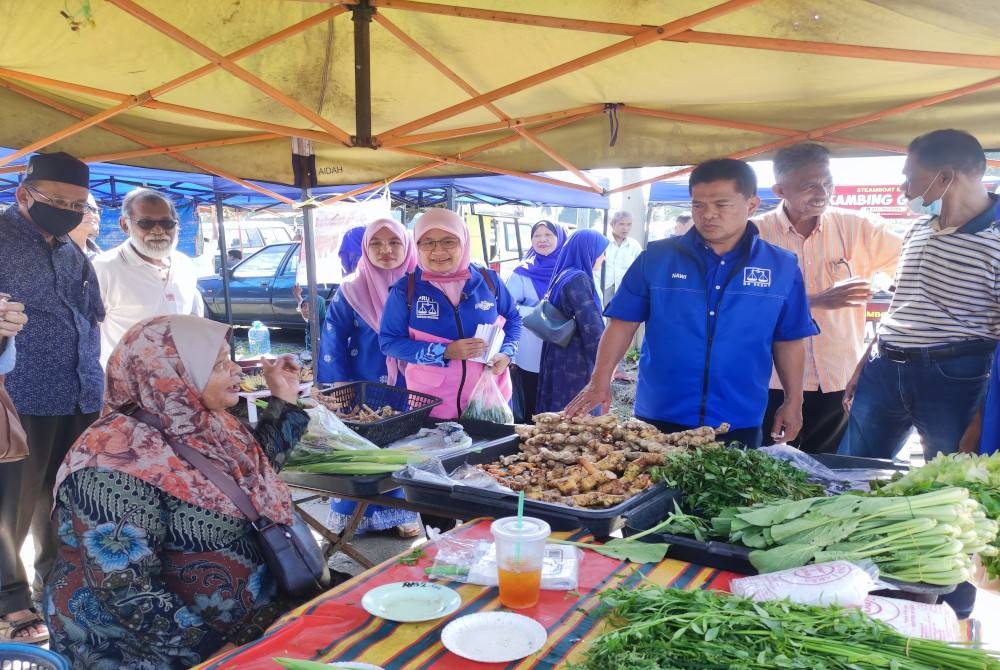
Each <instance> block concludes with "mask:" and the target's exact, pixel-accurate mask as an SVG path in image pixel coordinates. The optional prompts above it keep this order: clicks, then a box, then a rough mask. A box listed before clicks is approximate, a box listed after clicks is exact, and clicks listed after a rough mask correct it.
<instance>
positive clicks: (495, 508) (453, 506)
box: [392, 435, 676, 538]
mask: <svg viewBox="0 0 1000 670" xmlns="http://www.w3.org/2000/svg"><path fill="white" fill-rule="evenodd" d="M518 450H519V446H518V438H517V436H516V435H512V436H509V437H507V438H504V439H501V440H498V441H496V442H494V443H492V444H490V445H489V446H485V447H483V448H482V449H479V450H476V449H472V450H470V451H468V452H466V453H464V454H457V455H455V456H452V457H450V458H446V459H444V460H443V461H442V465H443V466H444V469H445V471H447V472H451V471H452V470H454V469H455V468H457V467H459V466H460V465H462V464H463V463H469V464H472V465H477V464H480V463H489V462H491V461H495V460H496V459H498V458H500V457H501V456H507V455H509V454H513V453H516V452H517V451H518ZM392 478H393V480H394V481H395V482H396V483H397V484H399V485H400V486H402V487H403V495H404V496H405V497H406V499H407V500H408V501H410V502H413V503H419V504H421V505H424V506H427V507H434V508H437V509H440V510H441V512H442V514H444V515H446V516H454V513H455V512H456V510H458V511H461V512H462V513H463V515H464V516H463V517H462V518H470V519H471V518H474V517H477V516H486V517H493V518H499V517H505V516H512V515H514V514H517V496H516V495H514V494H513V493H508V492H503V491H487V490H484V489H480V488H476V487H473V486H464V485H462V484H453V485H451V486H448V485H446V484H439V483H434V482H426V481H421V480H415V479H413V478H412V477H410V476H409V474H408V473H407V472H405V471H403V472H396V473H394V474H393V475H392ZM675 494H676V492H675V491H673V490H672V489H668V488H667V486H666V485H665V484H662V483H660V484H655V485H653V486H650V487H649V488H648V489H646V490H645V491H643V492H642V493H639V494H638V495H635V496H633V497H631V498H629V499H628V500H626V501H624V502H621V503H619V504H617V505H614V506H613V507H606V508H603V509H589V508H584V507H570V506H569V505H562V504H559V503H547V502H541V501H539V500H532V499H530V498H526V499H525V501H524V513H525V514H526V515H528V516H532V517H536V518H539V519H543V520H545V521H547V522H548V523H549V525H550V526H552V529H553V530H574V529H576V528H583V529H586V530H587V531H589V532H590V533H591V534H592V535H594V537H597V538H606V537H608V536H610V535H611V533H613V532H614V531H616V530H618V529H620V528H623V527H624V526H625V520H626V517H627V516H628V515H629V514H630V513H631V511H632V510H634V509H635V508H637V507H638V506H640V505H644V504H648V505H650V507H651V508H652V509H658V510H661V511H662V513H664V514H665V513H666V512H667V511H668V510H670V509H673V503H672V500H673V498H674V496H675Z"/></svg>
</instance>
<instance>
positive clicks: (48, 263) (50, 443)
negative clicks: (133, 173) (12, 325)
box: [0, 153, 104, 642]
mask: <svg viewBox="0 0 1000 670" xmlns="http://www.w3.org/2000/svg"><path fill="white" fill-rule="evenodd" d="M88 193H89V170H88V168H87V165H86V164H85V163H83V162H81V161H79V160H77V159H76V158H74V157H72V156H70V155H69V154H65V153H54V154H39V155H36V156H33V157H32V158H31V160H30V161H29V162H28V168H27V171H26V173H25V178H24V181H22V182H21V185H20V186H18V188H17V190H16V191H15V194H14V195H15V198H16V200H17V204H16V206H12V207H9V208H8V209H7V210H5V211H4V212H3V213H2V214H0V268H3V270H2V271H0V292H2V293H8V294H10V295H11V296H12V299H13V300H15V301H17V302H21V303H23V304H24V312H25V314H26V315H27V316H28V323H27V325H25V327H24V330H22V331H21V333H20V334H19V335H18V338H17V363H16V365H15V367H14V369H13V370H12V371H11V372H10V373H9V374H8V375H7V377H6V381H5V384H6V387H7V391H8V392H9V393H10V397H11V399H12V400H13V402H14V406H15V407H16V408H17V411H18V414H19V415H20V417H21V423H22V425H23V426H24V429H25V433H26V434H27V438H28V449H29V452H30V453H29V456H28V457H27V458H26V459H25V460H23V461H18V462H15V463H5V464H0V641H3V640H13V641H32V642H39V641H42V640H44V639H46V638H47V636H48V633H47V631H46V630H45V626H44V625H43V624H42V622H41V618H40V617H39V616H38V614H37V612H36V611H35V610H34V608H33V606H32V598H31V590H30V589H29V586H28V583H27V577H26V573H25V570H24V566H23V565H22V564H21V559H20V556H19V552H20V549H21V545H22V544H23V543H24V540H25V538H26V537H27V535H28V531H29V530H30V531H31V534H32V536H33V537H34V542H35V584H34V586H35V589H36V593H38V594H39V595H40V592H41V585H42V580H43V579H44V578H45V576H46V574H47V573H48V571H49V569H50V568H51V566H52V561H53V559H54V558H55V548H56V543H55V536H54V534H53V530H52V526H51V523H50V521H49V513H50V512H51V510H52V487H53V484H54V482H55V475H56V471H57V470H58V468H59V464H60V463H61V462H62V460H63V457H64V456H65V454H66V451H67V450H68V449H69V447H70V445H71V444H73V442H74V441H75V440H76V438H77V436H78V435H80V433H82V432H83V430H84V429H85V428H86V427H87V426H89V425H90V424H91V423H92V422H93V421H94V420H95V419H96V418H97V416H98V412H99V411H100V409H101V405H102V398H103V395H104V372H103V371H102V370H101V365H100V362H99V361H98V357H99V355H100V346H101V344H100V343H101V340H100V329H99V323H100V321H101V320H102V319H103V318H104V305H103V304H102V302H101V294H100V290H99V288H98V285H97V280H96V278H95V276H94V269H93V267H92V266H91V264H90V261H89V260H88V259H87V257H86V256H85V255H84V254H82V253H80V250H79V249H78V248H77V247H76V245H75V244H74V243H73V242H72V240H70V238H69V235H68V233H69V232H70V231H71V230H73V229H74V228H76V227H77V226H78V225H79V224H80V222H81V221H82V220H83V215H84V213H85V212H86V210H87V207H88V202H87V196H88Z"/></svg>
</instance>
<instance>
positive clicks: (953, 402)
mask: <svg viewBox="0 0 1000 670" xmlns="http://www.w3.org/2000/svg"><path fill="white" fill-rule="evenodd" d="M992 362H993V352H992V351H987V352H983V353H970V354H962V355H960V356H952V357H950V358H943V359H939V360H936V361H930V360H926V361H908V362H905V363H898V362H895V361H891V360H889V359H888V358H887V357H885V356H875V357H873V358H870V359H869V360H868V362H867V363H865V367H864V369H863V370H862V371H861V377H860V379H859V380H858V390H857V393H856V394H855V396H854V404H853V405H852V406H851V414H850V417H849V418H848V423H847V433H845V434H844V439H843V440H841V442H840V447H839V448H838V449H837V453H838V454H845V455H848V456H862V457H865V458H892V457H894V456H895V455H896V454H897V453H898V452H899V450H900V449H902V448H903V445H904V444H905V443H906V438H907V436H908V435H909V432H910V429H911V428H916V429H917V433H919V435H920V438H921V440H922V441H923V447H924V458H926V459H928V460H929V459H931V458H934V456H935V455H937V453H938V452H939V451H940V452H942V453H945V454H950V453H953V452H955V451H957V450H958V441H959V440H960V439H961V437H962V434H963V433H965V429H966V428H967V427H968V426H969V422H970V421H971V420H972V417H973V415H974V414H975V412H976V410H977V409H978V408H979V406H980V405H981V403H982V400H983V396H984V394H985V393H986V381H987V379H988V376H989V371H990V365H991V364H992Z"/></svg>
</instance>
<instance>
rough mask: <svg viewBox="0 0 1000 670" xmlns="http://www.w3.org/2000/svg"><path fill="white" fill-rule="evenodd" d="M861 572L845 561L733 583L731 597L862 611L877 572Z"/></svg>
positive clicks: (875, 583)
mask: <svg viewBox="0 0 1000 670" xmlns="http://www.w3.org/2000/svg"><path fill="white" fill-rule="evenodd" d="M870 569H871V571H874V572H875V575H873V574H871V572H869V571H867V570H863V569H861V568H860V567H858V566H857V565H854V564H853V563H848V562H847V561H830V562H828V563H815V564H812V565H803V566H801V567H798V568H792V569H790V570H780V571H778V572H769V573H767V574H766V575H754V576H752V577H741V578H740V579H734V580H733V581H732V584H731V588H732V592H733V594H734V595H737V596H743V597H746V598H751V599H753V600H756V601H764V600H785V599H787V600H789V601H791V602H793V603H799V604H802V605H819V606H825V605H841V606H843V607H862V606H863V605H864V604H865V598H867V597H868V592H869V591H873V590H875V589H877V588H880V585H879V584H878V583H877V582H876V581H875V578H876V576H877V568H875V566H874V564H872V565H871V568H870Z"/></svg>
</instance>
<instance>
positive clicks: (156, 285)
mask: <svg viewBox="0 0 1000 670" xmlns="http://www.w3.org/2000/svg"><path fill="white" fill-rule="evenodd" d="M179 223H180V222H179V220H178V218H177V210H176V209H175V208H174V203H173V202H171V200H170V199H169V198H167V197H166V196H165V195H163V194H162V193H159V192H157V191H154V190H152V189H149V188H137V189H134V190H132V191H129V192H128V194H127V195H126V196H125V198H124V200H123V201H122V214H121V217H120V218H119V220H118V224H119V225H120V226H121V228H122V230H123V231H124V232H125V233H126V234H127V235H128V239H127V240H125V241H124V242H122V243H121V244H120V245H118V246H117V247H116V248H114V249H111V250H109V251H105V252H104V253H102V254H100V255H98V256H97V257H96V258H94V259H93V264H94V272H95V274H96V275H97V280H98V282H99V283H100V286H101V298H103V300H104V306H105V310H106V311H107V316H106V317H105V319H104V322H103V323H102V324H101V365H102V366H105V367H106V366H107V362H108V358H109V357H110V356H111V352H112V351H114V348H115V346H116V345H117V344H118V341H119V340H120V339H121V337H122V335H124V334H125V331H127V330H128V329H129V328H131V327H132V326H133V325H135V324H136V323H137V322H139V321H142V320H143V319H148V318H149V317H152V316H160V315H165V314H194V315H195V316H204V310H205V308H204V303H203V302H202V299H201V294H200V293H199V292H198V273H197V272H196V271H195V268H194V264H193V263H192V262H191V259H190V258H188V257H187V256H185V255H184V254H182V253H181V252H179V251H177V227H178V224H179Z"/></svg>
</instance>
